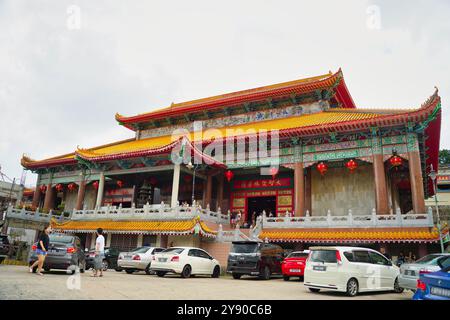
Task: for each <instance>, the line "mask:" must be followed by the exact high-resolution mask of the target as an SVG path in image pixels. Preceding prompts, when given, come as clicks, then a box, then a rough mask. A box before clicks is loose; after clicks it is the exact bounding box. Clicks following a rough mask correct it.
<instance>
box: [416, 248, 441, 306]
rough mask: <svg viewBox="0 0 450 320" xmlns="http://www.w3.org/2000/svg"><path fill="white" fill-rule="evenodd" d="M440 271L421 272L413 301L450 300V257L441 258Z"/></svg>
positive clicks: (439, 261)
mask: <svg viewBox="0 0 450 320" xmlns="http://www.w3.org/2000/svg"><path fill="white" fill-rule="evenodd" d="M437 263H438V266H439V268H440V270H439V271H436V272H420V275H419V280H417V290H416V293H415V294H414V296H413V300H450V256H448V255H447V256H444V257H441V258H439V260H438V262H437Z"/></svg>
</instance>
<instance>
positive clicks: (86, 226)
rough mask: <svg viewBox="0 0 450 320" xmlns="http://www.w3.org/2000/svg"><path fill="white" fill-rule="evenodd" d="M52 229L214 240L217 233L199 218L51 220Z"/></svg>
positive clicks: (72, 231)
mask: <svg viewBox="0 0 450 320" xmlns="http://www.w3.org/2000/svg"><path fill="white" fill-rule="evenodd" d="M51 225H52V228H53V229H55V230H56V231H60V232H67V233H91V232H94V231H95V230H97V228H102V229H103V231H104V232H106V233H113V234H143V233H144V234H153V235H158V234H161V235H193V234H196V233H198V234H199V235H201V236H203V237H208V238H214V237H216V235H217V231H214V230H212V229H211V228H209V227H208V226H207V225H206V224H205V223H204V222H203V221H201V220H200V217H196V218H193V219H188V220H162V221H161V220H158V221H155V220H152V221H146V220H133V221H131V220H130V221H118V220H95V221H74V220H71V221H66V222H58V221H57V220H56V219H55V218H53V219H52V220H51Z"/></svg>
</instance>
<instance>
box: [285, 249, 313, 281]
mask: <svg viewBox="0 0 450 320" xmlns="http://www.w3.org/2000/svg"><path fill="white" fill-rule="evenodd" d="M308 254H309V252H308V251H294V252H291V253H290V254H289V255H288V256H287V257H286V258H285V259H284V260H283V262H282V263H281V272H282V273H283V279H284V280H285V281H289V278H290V277H300V279H302V278H303V274H304V272H305V265H306V259H307V258H308Z"/></svg>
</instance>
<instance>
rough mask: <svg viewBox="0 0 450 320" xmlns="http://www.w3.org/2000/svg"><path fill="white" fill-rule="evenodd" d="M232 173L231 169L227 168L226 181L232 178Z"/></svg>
mask: <svg viewBox="0 0 450 320" xmlns="http://www.w3.org/2000/svg"><path fill="white" fill-rule="evenodd" d="M233 176H234V173H233V171H231V170H228V171H227V172H225V177H226V178H227V180H228V182H230V181H231V179H233Z"/></svg>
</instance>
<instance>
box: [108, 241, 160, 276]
mask: <svg viewBox="0 0 450 320" xmlns="http://www.w3.org/2000/svg"><path fill="white" fill-rule="evenodd" d="M163 250H164V249H163V248H155V247H149V246H144V247H139V248H136V249H134V250H132V251H130V252H121V253H120V254H119V259H118V260H117V266H118V267H119V268H120V269H123V270H125V271H126V273H129V274H131V273H133V272H135V271H142V270H143V271H145V273H147V274H150V273H151V272H150V265H151V262H152V258H153V256H154V255H155V254H156V253H158V252H161V251H163Z"/></svg>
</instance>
